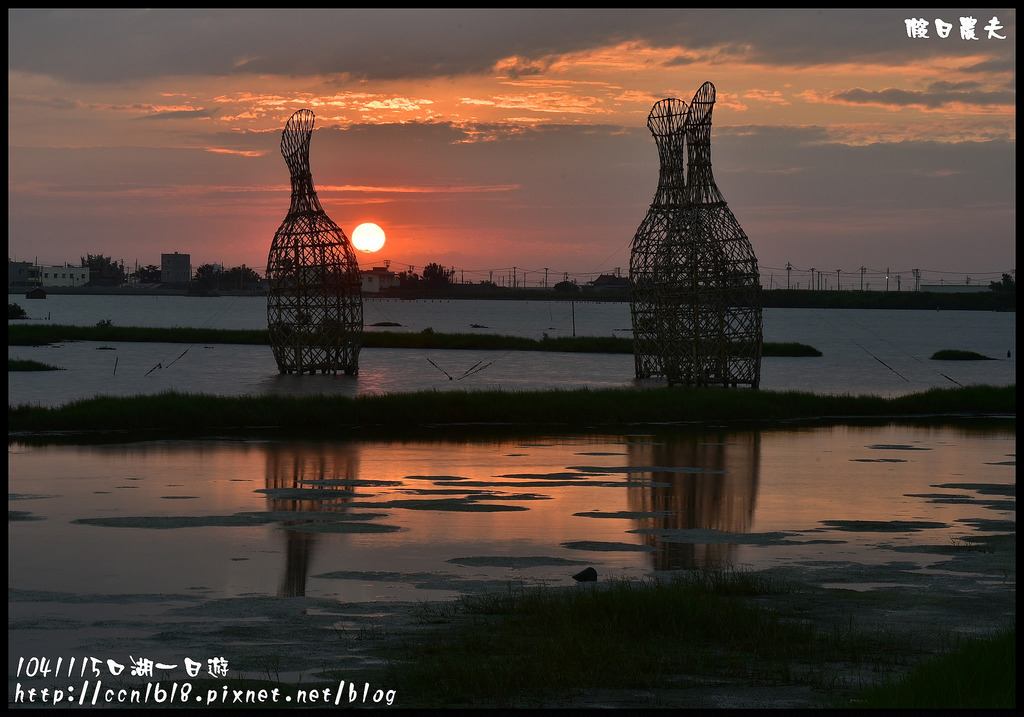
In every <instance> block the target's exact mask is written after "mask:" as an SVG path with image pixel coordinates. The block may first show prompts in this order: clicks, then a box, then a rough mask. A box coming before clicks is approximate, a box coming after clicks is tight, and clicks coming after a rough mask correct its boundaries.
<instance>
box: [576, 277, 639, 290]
mask: <svg viewBox="0 0 1024 717" xmlns="http://www.w3.org/2000/svg"><path fill="white" fill-rule="evenodd" d="M583 288H584V290H588V291H608V290H611V289H628V288H629V279H627V278H626V277H624V276H616V275H615V274H601V276H599V277H597V278H596V279H594V280H593V281H590V282H587V283H586V284H585V285H584V287H583Z"/></svg>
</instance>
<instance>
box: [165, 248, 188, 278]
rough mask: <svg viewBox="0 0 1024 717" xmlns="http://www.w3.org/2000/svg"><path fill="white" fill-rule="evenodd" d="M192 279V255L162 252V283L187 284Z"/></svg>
mask: <svg viewBox="0 0 1024 717" xmlns="http://www.w3.org/2000/svg"><path fill="white" fill-rule="evenodd" d="M190 281H192V255H191V254H179V253H178V252H174V253H173V254H161V255H160V283H161V284H172V285H179V286H185V285H187V284H188V283H189V282H190Z"/></svg>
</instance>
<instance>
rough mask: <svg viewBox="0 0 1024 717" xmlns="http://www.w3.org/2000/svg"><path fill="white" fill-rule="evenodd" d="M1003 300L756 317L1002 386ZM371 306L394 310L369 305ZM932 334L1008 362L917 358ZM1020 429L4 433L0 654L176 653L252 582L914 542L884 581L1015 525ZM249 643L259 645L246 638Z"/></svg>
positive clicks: (846, 384)
mask: <svg viewBox="0 0 1024 717" xmlns="http://www.w3.org/2000/svg"><path fill="white" fill-rule="evenodd" d="M12 300H16V299H12ZM19 303H21V304H22V305H23V306H26V308H27V310H28V311H29V313H30V314H31V315H33V316H34V317H35V319H34V320H36V321H44V322H45V321H49V322H52V323H71V324H80V325H93V324H95V323H96V322H97V321H99V320H101V319H108V318H109V319H111V320H112V321H113V322H114V323H115V324H117V325H125V326H128V325H137V326H143V325H146V326H211V327H216V328H262V327H263V326H265V321H266V320H265V300H263V299H252V298H246V299H230V298H221V299H196V298H187V297H144V298H138V297H127V298H126V297H69V296H52V297H50V298H48V299H46V300H45V301H40V302H25V301H24V300H23V299H22V300H20V301H19ZM44 309H45V310H46V312H47V313H48V314H49V318H47V316H45V315H43V316H40V312H41V311H43V310H44ZM1013 316H1014V315H1013V314H1000V313H985V312H921V311H906V312H896V311H856V310H844V311H838V310H831V311H825V310H797V309H792V310H782V309H779V310H767V311H766V312H765V339H766V340H767V341H798V342H801V343H807V344H810V345H812V346H815V347H816V348H818V349H820V350H821V351H823V352H824V356H823V357H821V358H813V359H811V358H809V359H775V358H766V359H765V360H764V362H763V366H762V372H763V383H762V385H763V387H764V388H779V389H799V390H810V391H816V392H821V393H875V394H880V395H899V394H902V393H907V392H910V391H916V390H921V389H923V388H928V387H931V386H955V385H958V384H970V383H990V384H996V385H1006V384H1012V383H1015V380H1016V379H1015V363H1014V362H1015V358H1014V357H1012V356H1011V357H1010V358H1006V352H1007V350H1008V349H1010V348H1012V347H1013V346H1014V331H1015V327H1014V321H1013ZM377 322H394V323H399V324H401V326H400V327H399V328H397V329H389V328H386V327H372V326H370V324H372V323H377ZM366 323H367V325H368V330H399V331H420V330H423V329H425V328H428V327H429V328H433V329H434V330H436V331H442V332H454V331H463V332H464V331H480V332H486V333H498V334H512V335H525V336H533V337H536V338H539V337H540V336H542V335H543V334H544V333H547V334H548V335H552V336H554V335H572V334H573V333H574V332H575V333H576V335H623V336H628V335H629V309H628V306H627V305H625V304H603V303H594V304H589V303H585V302H576V303H575V304H570V303H568V302H511V301H494V302H400V301H394V302H387V301H375V300H369V301H367V303H366ZM474 324H475V325H476V326H475V327H474V326H473V325H474ZM940 349H964V350H971V351H976V352H978V353H982V354H985V355H988V356H992V357H998V358H999V359H1000V360H995V361H981V362H954V363H948V362H942V363H940V362H933V361H931V360H930V359H929V358H928V357H929V356H930V355H931V354H932V353H934V352H935V351H937V350H940ZM9 356H10V357H12V358H31V359H36V360H40V361H45V362H47V363H51V364H54V365H57V366H60V367H62V368H63V369H65V370H63V371H57V372H12V373H9V374H8V389H9V399H8V400H9V402H10V403H11V404H17V403H41V404H44V405H57V404H61V403H64V402H66V401H69V400H73V399H76V398H85V397H89V396H93V395H96V394H112V395H132V394H137V393H143V394H146V393H155V392H158V391H161V390H165V389H168V388H174V389H177V390H180V391H189V392H209V393H218V394H224V395H239V394H260V393H268V392H280V393H290V394H299V393H336V394H340V395H359V394H365V393H389V392H397V391H409V390H419V389H424V388H430V389H437V390H475V389H481V388H504V389H537V388H564V387H575V386H591V387H603V386H631V385H633V359H632V357H631V356H619V355H607V354H604V355H602V354H579V355H577V354H552V353H542V352H474V351H415V350H384V349H366V350H364V351H363V352H362V354H361V356H360V373H359V375H358V376H354V377H353V376H304V377H297V376H280V375H278V374H277V371H276V366H275V365H274V361H273V357H272V354H271V352H270V349H269V347H260V346H227V345H209V346H204V345H193V346H187V345H180V344H139V343H129V344H111V345H103V344H98V343H95V342H76V343H69V344H63V345H58V346H45V347H10V348H9ZM481 367H482V368H481ZM1015 453H1016V434H1015V429H1014V422H1013V421H1012V420H1009V421H1006V422H1003V423H996V424H992V423H987V424H985V425H984V426H982V425H980V424H979V425H978V426H973V425H972V424H971V423H970V422H968V423H966V424H965V425H961V426H955V427H954V426H946V425H944V426H923V425H920V424H901V423H883V424H879V425H847V426H829V427H803V428H800V427H790V428H785V429H781V428H780V429H772V430H755V431H734V430H725V429H714V428H700V429H697V428H694V429H687V430H682V429H680V430H676V431H673V432H664V433H662V432H656V433H649V434H648V433H643V434H634V435H585V434H581V435H576V436H568V437H566V436H560V437H548V438H537V439H530V440H529V441H523V440H516V439H513V438H510V439H507V440H482V441H476V442H470V441H448V440H444V439H443V436H442V437H439V439H438V440H436V441H406V442H398V441H360V440H355V439H353V437H351V436H346V435H339V436H338V437H337V439H336V440H334V441H323V442H295V441H289V442H280V441H276V440H273V439H265V440H263V439H257V438H251V439H248V440H236V439H215V438H210V439H207V440H194V441H151V442H139V443H130V444H115V445H82V446H70V445H50V446H47V445H35V444H27V443H23V442H19V441H11V442H9V449H8V474H9V479H8V492H9V524H8V539H9V545H8V557H9V567H8V588H9V590H8V626H9V632H8V658H9V664H12V663H13V661H15V660H16V659H17V658H18V657H19V656H24V655H31V654H40V653H43V654H49V655H51V656H54V657H56V656H59V655H65V656H71V655H87V654H93V655H96V656H102V657H110V656H113V655H121V654H122V653H123V654H131V653H132V652H139V650H140V645H145V646H146V647H145V649H146V650H147V654H148V655H149V656H150V657H155V656H158V655H160V654H161V651H165V652H166V653H167V655H168V659H178V658H180V656H181V654H182V653H183V652H184V651H185V650H186V648H188V647H189V646H190V645H191V646H195V644H196V643H197V641H198V642H199V643H202V641H203V639H204V638H203V634H204V633H203V630H204V629H205V625H206V623H205V622H204V620H206V619H208V618H207V617H205V616H206V615H209V616H211V618H210V619H212V616H220V618H218V619H221V618H223V619H228V618H230V619H235V620H240V621H241V622H240V624H239V627H238V628H237V629H242V627H241V623H244V622H246V620H247V618H246V617H245V615H244V614H243V613H240V612H239V611H240V610H244V609H246V608H243V607H241V604H242V603H245V604H251V603H249V602H245V601H254V600H255V601H259V600H261V599H264V598H266V599H270V600H273V601H274V605H275V606H276V605H278V604H279V600H281V599H284V598H291V597H295V598H298V597H299V596H306V597H307V598H309V597H312V598H322V599H326V600H330V601H334V602H332V603H331V604H332V605H334V604H336V605H337V606H338V607H337V608H329V609H330V610H332V611H333V610H335V609H336V610H337V611H338V612H339V614H340V613H343V612H344V611H345V609H346V608H345V607H344V606H345V605H348V604H351V603H357V602H363V603H366V602H369V603H374V604H376V603H380V604H388V603H394V602H397V601H406V600H429V599H445V598H450V597H452V596H455V595H459V594H463V593H467V592H475V591H478V590H482V589H500V588H502V587H503V586H505V585H507V584H508V581H510V580H511V581H517V582H523V583H526V584H548V585H553V586H563V585H572V584H574V583H573V581H572V579H571V576H572V575H573V574H575V573H576V572H578V571H579V570H581V569H583V568H584V567H587V566H593V567H595V568H596V569H597V570H598V573H599V575H600V576H601V579H602V580H603V579H605V578H607V577H611V576H617V577H645V576H651V575H655V574H658V573H663V572H665V571H670V570H678V569H689V568H696V567H702V566H706V565H714V566H721V565H732V566H738V567H751V568H763V567H776V566H782V567H786V566H793V567H798V568H800V569H801V570H805V569H806V570H810V569H816V568H821V569H823V570H824V569H829V570H832V573H830V574H831V575H832V577H831V578H830V580H832V581H834V582H837V583H838V584H842V585H844V586H847V587H851V588H854V589H868V588H871V587H873V585H872V584H871V580H867V579H866V578H865V577H864V576H865V575H866V574H868V573H867V572H865V571H869V572H870V569H871V568H872V566H882V567H884V566H901V567H900V569H899V570H896V569H893V570H892V571H890V573H889V574H890V575H891V577H889V578H885V580H889V581H890V582H889V584H891V582H892V581H894V580H906V579H908V576H911V577H912V576H914V575H924V574H927V573H928V572H929V571H941V570H942V569H943V567H942V564H943V561H944V560H946V559H947V558H946V556H945V555H944V554H943V552H942V551H943V550H945V549H946V548H948V546H949V545H951V544H952V542H953V541H958V540H962V539H967V540H969V539H971V538H976V537H979V536H984V535H989V534H992V533H1003V532H1012V531H1013V530H1014V529H1015V501H1014V496H1015V488H1014V486H1015V476H1014V470H1015V469H1014V464H1015ZM936 546H939V549H937V548H936ZM875 579H877V577H875V578H872V580H875ZM978 579H979V580H982V579H983V578H981V577H979V578H978ZM883 584H884V580H883ZM922 589H924V588H922ZM261 609H263V610H269V611H270V612H271V613H272V612H273V610H274V609H276V608H266V607H264V608H261ZM323 609H327V608H323ZM331 614H334V613H333V612H332V613H331ZM260 619H262V618H259V617H254V618H253V620H256V621H257V622H258V621H259V620H260ZM339 619H341V618H340V617H339ZM209 629H210V630H211V631H213V630H215V628H213V627H210V628H209ZM222 629H223V630H226V631H227V632H230V631H231V630H234V629H236V628H235V627H230V626H229V627H227V628H222ZM211 634H212V632H211ZM218 634H221V633H218ZM223 634H227V633H223ZM317 639H320V638H319V637H318V638H317ZM236 649H237V650H238V651H244V650H245V649H246V648H245V647H244V645H243V643H242V641H239V642H238V644H237V647H236ZM11 679H13V678H11V677H10V676H9V681H10V680H11Z"/></svg>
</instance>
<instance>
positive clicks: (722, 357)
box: [630, 82, 763, 388]
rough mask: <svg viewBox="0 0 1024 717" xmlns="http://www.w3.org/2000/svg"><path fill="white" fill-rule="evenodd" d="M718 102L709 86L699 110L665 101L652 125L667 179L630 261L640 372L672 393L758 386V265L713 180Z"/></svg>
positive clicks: (699, 98)
mask: <svg viewBox="0 0 1024 717" xmlns="http://www.w3.org/2000/svg"><path fill="white" fill-rule="evenodd" d="M714 104H715V87H714V85H712V84H711V83H710V82H705V83H704V84H703V85H702V86H701V87H700V89H699V90H697V93H696V94H695V95H694V97H693V100H692V101H691V102H690V106H689V108H686V109H684V108H685V103H683V102H681V101H679V100H672V99H669V100H661V101H660V102H658V103H657V104H655V106H654V109H652V110H651V114H650V116H649V117H648V127H649V128H650V129H651V132H652V134H654V137H655V141H656V142H657V143H658V151H659V158H660V160H661V172H660V175H659V182H658V193H657V194H656V195H655V199H654V202H653V203H652V204H651V207H650V209H649V210H648V213H647V217H646V218H645V219H644V222H643V223H642V224H641V225H640V228H639V229H638V230H637V233H636V235H635V236H634V238H633V246H632V252H631V257H630V278H631V290H632V293H631V307H630V308H631V312H632V316H633V333H634V341H635V342H636V344H635V345H636V348H635V351H636V374H637V377H638V378H647V377H659V376H660V377H664V378H666V379H667V380H668V383H669V384H670V385H671V384H682V385H687V386H739V385H747V386H750V387H752V388H757V387H758V385H759V384H760V380H761V349H762V342H763V339H762V325H761V303H760V282H759V273H758V268H757V257H755V256H754V251H753V248H752V247H751V245H750V240H749V239H748V238H747V235H746V234H744V232H743V229H742V227H740V225H739V222H737V221H736V217H735V216H734V215H733V213H732V212H731V211H730V210H729V206H728V204H727V203H726V201H725V198H724V197H723V196H722V194H721V192H720V191H719V190H718V186H717V185H716V184H715V179H714V175H713V174H712V170H711V113H712V110H713V109H714ZM684 154H685V170H684V169H683V161H684V160H683V157H684ZM634 272H635V275H634Z"/></svg>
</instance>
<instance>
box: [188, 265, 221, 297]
mask: <svg viewBox="0 0 1024 717" xmlns="http://www.w3.org/2000/svg"><path fill="white" fill-rule="evenodd" d="M222 273H223V272H222V271H221V269H220V267H219V266H218V265H217V264H200V265H199V266H198V267H197V268H196V273H195V274H194V275H193V276H192V283H193V284H194V285H195V286H197V287H198V288H200V289H203V290H205V291H213V290H214V289H216V288H217V284H218V283H219V281H220V275H221V274H222Z"/></svg>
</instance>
